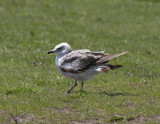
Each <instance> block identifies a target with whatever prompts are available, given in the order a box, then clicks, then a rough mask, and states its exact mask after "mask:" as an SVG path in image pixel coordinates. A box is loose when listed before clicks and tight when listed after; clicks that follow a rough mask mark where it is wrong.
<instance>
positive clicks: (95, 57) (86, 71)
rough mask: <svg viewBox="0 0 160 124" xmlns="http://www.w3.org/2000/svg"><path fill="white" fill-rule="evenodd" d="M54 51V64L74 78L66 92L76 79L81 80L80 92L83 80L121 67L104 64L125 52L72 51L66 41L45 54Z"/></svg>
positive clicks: (67, 75) (63, 72) (65, 74)
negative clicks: (110, 53) (112, 53)
mask: <svg viewBox="0 0 160 124" xmlns="http://www.w3.org/2000/svg"><path fill="white" fill-rule="evenodd" d="M51 53H55V54H56V55H57V56H56V66H57V67H58V69H59V71H60V72H61V73H62V74H63V75H64V76H66V77H68V78H71V79H74V80H75V84H74V86H73V87H72V88H71V89H70V90H68V91H67V92H66V93H67V94H69V93H70V92H71V91H72V90H73V89H74V88H75V87H76V86H77V81H81V93H82V90H83V85H84V81H86V80H90V79H92V78H94V77H95V76H96V75H97V74H99V73H101V72H105V73H107V72H108V71H109V70H113V69H116V68H120V67H122V65H111V64H106V63H107V62H109V60H111V59H113V58H116V57H118V56H121V55H124V54H126V53H127V52H123V53H119V54H115V55H111V56H110V55H109V54H106V53H104V52H103V51H102V52H91V51H90V50H88V49H82V50H76V51H72V48H71V47H70V45H69V44H67V43H61V44H59V45H57V46H55V48H54V49H53V50H51V51H49V52H47V54H51Z"/></svg>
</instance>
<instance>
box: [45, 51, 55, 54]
mask: <svg viewBox="0 0 160 124" xmlns="http://www.w3.org/2000/svg"><path fill="white" fill-rule="evenodd" d="M51 53H54V51H48V52H46V54H51Z"/></svg>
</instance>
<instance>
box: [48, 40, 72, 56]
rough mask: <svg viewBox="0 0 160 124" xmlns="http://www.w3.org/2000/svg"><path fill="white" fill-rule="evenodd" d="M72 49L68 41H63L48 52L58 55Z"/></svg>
mask: <svg viewBox="0 0 160 124" xmlns="http://www.w3.org/2000/svg"><path fill="white" fill-rule="evenodd" d="M71 51H72V48H71V47H70V45H69V44H67V43H61V44H58V45H57V46H55V48H54V49H53V50H50V51H48V52H47V54H51V53H55V54H56V55H57V56H61V55H65V54H68V53H70V52H71Z"/></svg>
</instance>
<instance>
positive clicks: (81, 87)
mask: <svg viewBox="0 0 160 124" xmlns="http://www.w3.org/2000/svg"><path fill="white" fill-rule="evenodd" d="M83 85H84V82H83V81H82V83H81V93H82V91H83Z"/></svg>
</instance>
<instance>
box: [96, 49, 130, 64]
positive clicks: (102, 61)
mask: <svg viewBox="0 0 160 124" xmlns="http://www.w3.org/2000/svg"><path fill="white" fill-rule="evenodd" d="M126 53H128V51H126V52H123V53H118V54H115V55H112V56H106V57H103V58H101V59H100V60H98V61H97V62H96V63H97V64H101V63H106V62H108V61H109V60H111V59H113V58H116V57H118V56H121V55H124V54H126Z"/></svg>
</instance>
